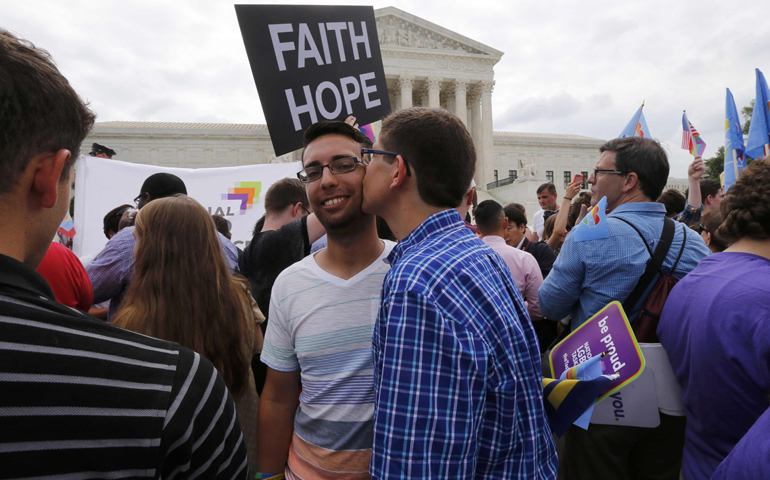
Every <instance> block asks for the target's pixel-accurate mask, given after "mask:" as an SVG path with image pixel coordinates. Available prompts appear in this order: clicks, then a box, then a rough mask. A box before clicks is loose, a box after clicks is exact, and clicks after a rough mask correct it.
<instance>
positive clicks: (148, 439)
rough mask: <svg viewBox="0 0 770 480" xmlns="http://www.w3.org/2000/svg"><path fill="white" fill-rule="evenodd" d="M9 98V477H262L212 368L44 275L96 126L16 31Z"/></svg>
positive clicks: (5, 164) (0, 181)
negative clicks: (96, 309) (83, 304)
mask: <svg viewBox="0 0 770 480" xmlns="http://www.w3.org/2000/svg"><path fill="white" fill-rule="evenodd" d="M0 86H2V87H0V105H2V114H1V115H0V132H2V135H0V231H1V232H2V235H0V392H2V394H0V398H2V400H1V401H0V478H15V479H22V478H45V479H59V478H66V479H73V480H75V479H90V478H164V479H184V478H189V479H192V478H221V479H231V478H241V479H246V478H248V466H247V459H246V449H245V446H244V444H243V439H242V435H241V429H240V426H239V424H238V419H237V417H236V414H235V406H234V404H233V401H232V398H231V397H230V395H229V393H228V391H227V388H226V387H225V384H224V381H223V380H222V378H221V377H220V376H219V374H218V373H217V372H216V370H215V369H214V367H213V366H212V365H211V363H210V362H208V361H207V360H206V359H204V358H201V357H200V356H199V355H198V354H196V353H194V352H192V351H190V350H188V349H185V348H182V347H180V346H179V345H176V344H172V343H169V342H165V341H161V340H156V339H153V338H149V337H145V336H142V335H138V334H135V333H132V332H129V331H126V330H121V329H118V328H114V327H112V326H110V325H107V324H104V323H103V322H100V321H98V320H96V319H94V318H93V317H89V316H88V315H85V314H83V313H80V312H77V311H75V310H72V309H70V308H68V307H65V306H63V305H60V304H58V303H56V300H55V298H54V295H53V292H52V291H51V287H50V286H49V285H48V284H47V283H46V282H45V280H44V279H43V278H42V277H41V276H40V275H38V274H37V273H36V272H35V268H36V267H37V266H38V264H39V263H40V261H41V260H42V258H43V256H44V255H45V253H46V250H47V249H48V246H49V245H50V241H51V238H52V237H53V236H54V233H55V232H56V229H57V227H58V225H59V223H60V222H61V219H62V218H64V215H65V212H66V211H67V207H68V206H69V192H70V181H71V180H70V175H71V172H72V166H73V164H74V159H76V158H77V157H78V153H79V148H80V144H81V143H82V142H83V139H84V138H85V137H86V135H87V134H88V132H89V130H90V129H91V127H92V126H93V122H94V118H95V117H94V115H93V113H92V112H91V111H90V110H89V109H88V108H87V107H86V106H85V105H84V104H83V102H82V100H81V99H80V98H79V97H78V95H77V94H76V93H75V91H74V90H73V89H72V87H71V86H70V85H69V83H68V82H67V80H66V79H65V78H64V77H63V76H62V75H61V74H60V73H59V71H58V70H57V69H56V67H55V66H54V64H53V61H52V60H51V58H50V57H49V56H48V54H47V53H46V52H44V51H42V50H38V49H37V48H35V47H34V46H33V45H31V44H30V43H28V42H25V41H22V40H20V39H18V38H16V37H15V36H13V35H12V34H10V33H9V32H7V31H5V30H2V29H0Z"/></svg>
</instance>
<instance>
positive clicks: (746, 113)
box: [741, 100, 754, 135]
mask: <svg viewBox="0 0 770 480" xmlns="http://www.w3.org/2000/svg"><path fill="white" fill-rule="evenodd" d="M752 113H754V100H752V101H751V103H750V104H749V106H748V107H743V108H742V109H741V115H743V120H744V122H743V134H744V135H748V134H749V126H750V125H751V114H752Z"/></svg>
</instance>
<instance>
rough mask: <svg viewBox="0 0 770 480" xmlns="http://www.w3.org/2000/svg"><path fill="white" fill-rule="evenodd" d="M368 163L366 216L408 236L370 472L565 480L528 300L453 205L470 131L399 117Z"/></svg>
mask: <svg viewBox="0 0 770 480" xmlns="http://www.w3.org/2000/svg"><path fill="white" fill-rule="evenodd" d="M362 156H363V157H364V162H365V163H367V164H368V166H367V174H366V177H365V178H364V201H363V206H362V209H363V210H364V211H365V212H367V213H374V214H377V215H380V216H381V217H383V218H384V219H385V221H387V223H388V225H389V226H390V228H391V230H392V231H393V233H394V234H395V235H396V237H397V238H398V239H399V241H400V242H399V243H398V245H396V247H395V248H394V249H393V251H392V252H391V254H390V255H389V256H388V261H389V262H390V264H391V270H390V272H389V273H388V274H387V276H386V277H385V282H384V285H383V289H382V295H381V298H382V303H381V305H380V310H379V313H378V316H377V323H376V324H375V328H374V339H373V353H374V376H375V416H374V445H373V450H372V462H371V466H370V473H371V474H372V477H373V478H375V479H380V478H388V479H394V478H395V479H409V478H431V479H443V478H446V479H452V480H455V479H476V480H482V479H506V480H508V479H513V478H522V479H524V478H526V479H554V478H556V463H557V460H556V449H555V447H554V442H553V437H552V435H551V431H550V429H549V427H548V423H547V420H546V416H545V411H544V409H543V402H542V383H541V377H540V358H539V347H538V343H537V338H536V336H535V332H534V329H533V327H532V323H531V321H530V319H529V317H528V316H527V310H526V308H525V307H524V301H523V299H522V297H521V294H520V293H519V291H518V288H517V287H516V284H515V283H514V281H513V279H512V278H511V274H510V272H509V271H508V270H507V267H506V265H505V264H504V263H503V261H502V259H501V258H500V256H499V255H497V254H496V253H495V252H494V251H493V250H492V249H490V248H489V247H488V246H486V245H485V244H484V243H483V242H481V241H480V240H479V239H478V238H476V237H475V235H473V233H472V232H471V231H469V230H468V229H467V228H465V225H464V223H463V219H462V218H461V217H460V214H459V213H457V210H455V208H456V207H457V206H458V205H460V203H461V201H462V199H463V196H464V195H465V193H466V191H467V189H468V185H469V184H470V183H471V179H472V177H473V174H474V170H475V166H476V152H475V150H474V147H473V140H472V139H471V137H470V135H469V133H468V131H467V130H466V128H465V126H464V125H463V124H462V122H461V121H460V120H459V119H458V118H457V117H455V116H454V115H452V114H450V113H449V112H446V111H444V110H440V109H427V108H409V109H404V110H400V111H398V112H396V113H394V114H393V115H391V116H390V117H388V118H387V119H385V120H384V122H383V124H382V131H381V134H380V139H379V141H378V142H377V143H375V145H374V149H373V150H367V149H364V150H363V151H362Z"/></svg>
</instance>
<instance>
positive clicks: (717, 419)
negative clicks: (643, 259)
mask: <svg viewBox="0 0 770 480" xmlns="http://www.w3.org/2000/svg"><path fill="white" fill-rule="evenodd" d="M768 321H770V260H768V259H766V258H764V257H759V256H757V255H751V254H748V253H732V252H723V253H715V254H714V255H711V256H710V257H707V258H705V259H704V260H702V261H701V263H700V265H698V267H696V268H695V269H694V270H693V271H692V272H690V274H689V275H687V276H686V277H684V278H683V279H682V280H680V281H679V283H678V284H677V285H676V286H675V287H674V289H673V290H672V291H671V294H670V295H669V297H668V301H667V302H666V306H665V308H664V309H663V313H662V315H661V318H660V324H659V325H658V338H660V342H661V343H662V344H663V347H664V348H665V349H666V353H668V358H669V360H670V362H671V366H672V367H673V369H674V373H675V374H676V378H677V381H678V382H679V385H681V386H682V400H683V402H684V406H685V413H686V415H687V429H686V431H685V445H684V458H683V459H682V476H683V477H684V479H685V480H690V479H703V480H708V479H709V478H710V477H711V474H712V473H713V472H714V470H715V469H716V467H717V465H719V463H720V462H721V461H722V460H723V459H724V458H725V457H726V456H727V454H729V453H730V451H731V450H732V449H733V447H734V446H735V444H736V443H738V441H739V440H740V439H741V437H743V435H744V434H746V432H747V431H748V430H749V428H751V426H752V425H753V424H754V422H755V421H756V420H757V419H758V418H759V416H760V415H762V413H763V412H764V411H765V410H766V409H767V408H768V406H770V397H768V392H770V324H768Z"/></svg>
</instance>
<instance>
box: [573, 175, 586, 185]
mask: <svg viewBox="0 0 770 480" xmlns="http://www.w3.org/2000/svg"><path fill="white" fill-rule="evenodd" d="M577 182H580V183H583V175H581V174H579V173H576V174H575V178H573V179H572V183H573V184H575V183H577Z"/></svg>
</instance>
